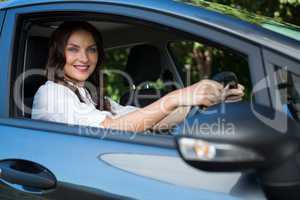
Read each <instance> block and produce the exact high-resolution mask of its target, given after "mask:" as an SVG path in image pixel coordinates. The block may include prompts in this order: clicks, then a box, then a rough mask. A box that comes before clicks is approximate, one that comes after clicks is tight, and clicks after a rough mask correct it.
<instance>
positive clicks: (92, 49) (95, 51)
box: [88, 47, 97, 53]
mask: <svg viewBox="0 0 300 200" xmlns="http://www.w3.org/2000/svg"><path fill="white" fill-rule="evenodd" d="M88 51H89V52H91V53H97V48H96V47H93V48H89V49H88Z"/></svg>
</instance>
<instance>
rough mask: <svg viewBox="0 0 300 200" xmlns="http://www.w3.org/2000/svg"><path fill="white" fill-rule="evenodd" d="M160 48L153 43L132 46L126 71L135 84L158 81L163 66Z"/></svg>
mask: <svg viewBox="0 0 300 200" xmlns="http://www.w3.org/2000/svg"><path fill="white" fill-rule="evenodd" d="M160 59H161V58H160V52H159V49H158V48H157V47H155V46H152V45H147V44H143V45H137V46H134V47H133V48H131V50H130V53H129V56H128V61H127V66H126V72H127V73H128V74H129V76H130V77H131V78H132V80H133V83H134V84H135V85H139V84H140V83H142V82H144V81H156V80H157V79H158V78H159V77H160V74H161V70H162V66H161V60H160Z"/></svg>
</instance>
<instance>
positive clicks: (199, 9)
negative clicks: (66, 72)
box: [0, 0, 300, 200]
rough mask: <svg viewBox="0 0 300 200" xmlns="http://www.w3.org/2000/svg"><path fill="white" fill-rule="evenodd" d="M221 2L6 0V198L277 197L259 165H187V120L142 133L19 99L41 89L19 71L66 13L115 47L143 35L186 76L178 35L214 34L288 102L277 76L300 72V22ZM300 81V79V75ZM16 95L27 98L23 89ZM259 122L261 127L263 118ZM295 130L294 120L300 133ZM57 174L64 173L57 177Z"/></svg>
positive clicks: (261, 93)
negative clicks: (176, 54) (35, 107)
mask: <svg viewBox="0 0 300 200" xmlns="http://www.w3.org/2000/svg"><path fill="white" fill-rule="evenodd" d="M212 5H214V4H209V3H203V4H199V5H198V6H192V5H188V4H185V3H184V2H181V1H172V0H161V1H155V0H143V1H140V0H126V1H125V0H85V1H80V0H76V1H63V0H47V1H45V0H29V1H25V0H19V1H13V0H12V1H7V2H3V3H1V4H0V25H1V26H0V27H1V35H0V44H1V45H0V55H1V64H2V65H1V66H2V73H1V74H0V82H1V83H0V87H1V90H0V96H1V98H0V115H1V118H0V132H1V133H0V169H2V173H1V171H0V183H1V186H0V198H1V199H166V198H170V199H206V200H207V199H228V200H229V199H230V200H231V199H267V196H266V195H265V193H264V189H263V187H262V185H261V184H260V182H259V181H257V177H258V176H257V174H256V173H252V171H242V170H240V171H238V170H235V171H234V172H227V171H224V172H208V171H202V170H199V169H197V168H194V167H191V166H190V165H187V164H186V162H184V160H183V159H182V157H181V156H182V155H181V154H180V153H179V151H178V146H177V145H178V143H176V137H174V136H173V135H180V132H179V133H178V131H179V130H181V129H175V130H174V131H175V132H176V131H177V133H173V135H166V134H156V132H155V131H154V132H152V133H149V132H145V133H134V132H126V131H117V130H106V129H95V128H93V129H92V128H89V127H79V126H68V125H66V124H60V123H53V122H46V121H39V120H32V119H30V118H28V117H27V118H26V114H24V113H26V109H24V106H23V107H21V108H20V107H17V106H16V104H17V102H18V101H25V98H26V97H25V96H24V94H25V93H26V91H31V90H32V91H36V90H34V89H33V88H35V87H37V86H39V85H38V84H39V82H38V81H36V80H35V81H36V82H35V81H33V82H32V81H31V84H29V86H28V85H27V86H26V85H25V86H24V85H23V86H22V87H21V90H16V87H15V85H17V81H18V80H19V79H18V77H19V76H18V75H20V74H21V73H22V72H23V71H25V69H26V70H29V69H30V70H31V69H36V67H35V66H34V67H32V68H31V67H28V68H27V65H28V66H29V65H31V64H30V62H31V61H28V60H29V59H30V58H35V59H37V58H36V57H43V56H45V54H43V55H40V54H39V53H40V52H39V51H43V50H44V49H45V48H47V46H45V45H44V44H45V43H47V42H45V40H43V39H41V40H39V39H38V40H37V43H35V44H36V45H37V46H38V47H37V48H36V49H35V50H34V51H33V50H31V51H32V52H30V50H29V47H28V46H29V38H35V39H37V37H42V38H49V37H50V35H51V33H52V31H53V30H54V29H55V28H56V27H57V25H58V22H61V21H64V20H72V19H75V18H76V19H80V20H86V21H89V22H91V23H92V24H93V25H95V26H96V27H97V28H98V29H99V30H100V31H101V32H102V34H103V36H104V47H105V50H106V51H109V50H114V49H117V48H121V47H127V46H134V45H139V44H143V43H150V44H152V45H154V46H156V47H157V48H158V49H159V50H160V53H161V55H162V58H163V62H164V67H165V68H167V69H168V70H169V71H170V72H171V73H172V74H173V77H174V80H175V81H176V82H178V84H180V85H181V86H183V85H184V81H183V79H182V76H180V70H178V67H177V66H176V61H174V59H173V57H172V55H171V53H170V51H169V47H168V45H169V44H170V41H177V40H183V39H184V40H188V39H189V40H195V41H198V40H199V41H208V43H209V44H212V45H213V46H216V47H219V46H221V47H222V49H225V50H226V49H231V50H233V51H235V52H238V53H240V54H242V55H244V56H245V57H246V60H247V63H248V66H249V74H250V80H249V82H250V84H251V87H252V88H253V91H254V97H255V102H256V103H257V104H260V105H263V106H266V107H272V108H274V109H275V110H280V109H281V107H282V106H283V103H281V104H280V105H281V107H280V108H278V106H277V105H278V104H277V103H278V102H277V100H278V98H280V97H279V95H280V91H279V89H278V88H277V87H276V80H275V79H276V77H275V76H270V75H271V74H273V73H274V72H275V71H276V70H275V67H282V68H283V69H284V70H287V71H289V72H292V73H293V74H295V75H296V76H299V75H300V68H299V62H300V57H299V55H300V42H299V40H300V39H299V38H300V36H299V34H300V32H299V29H297V27H295V26H291V25H288V24H283V23H282V24H280V23H279V22H272V23H269V26H268V27H267V28H266V26H262V25H261V24H262V21H260V23H257V24H254V23H250V22H246V21H242V20H240V19H237V18H234V17H232V16H228V13H225V12H221V10H217V9H212V7H211V6H212ZM220 12H221V13H220ZM254 18H255V17H254ZM247 19H250V17H249V18H247ZM259 19H260V20H263V19H264V20H265V21H264V22H266V21H267V20H270V19H267V18H259ZM253 21H255V20H252V22H253ZM270 24H271V25H270ZM274 24H275V25H274ZM275 26H280V27H281V29H280V30H279V29H276V27H275ZM274 27H275V28H274ZM270 29H272V30H273V31H272V30H270ZM274 29H276V30H277V31H276V30H275V31H274ZM278 30H279V31H278ZM289 31H292V34H288V33H291V32H289ZM278 32H279V33H278ZM39 46H41V47H39ZM37 49H38V50H37ZM28 53H31V54H30V55H28ZM39 63H40V62H39ZM38 67H39V68H42V67H43V66H38ZM276 69H277V68H276ZM266 77H269V78H266ZM270 77H271V78H270ZM272 78H273V79H272ZM20 81H21V82H22V81H24V79H20ZM294 84H295V87H296V86H297V83H294ZM298 86H299V85H298ZM26 87H27V89H26ZM24 88H25V89H24ZM297 89H298V87H297ZM15 91H17V92H16V94H15ZM18 94H19V96H18ZM15 95H17V97H19V99H18V98H17V99H14V97H15ZM32 95H33V94H31V97H32ZM241 120H242V119H241ZM245 120H247V119H245ZM203 122H205V121H203ZM236 123H239V121H238V120H237V121H236ZM250 125H251V124H250ZM279 126H280V127H281V125H280V124H279ZM251 127H252V129H253V131H254V132H256V130H255V128H256V127H255V126H251ZM280 127H279V129H280ZM288 130H289V131H290V129H288ZM295 130H297V129H296V128H293V129H292V131H293V134H294V135H296V136H295V141H297V139H296V138H299V136H297V133H294V132H295ZM298 130H299V129H298ZM257 131H258V128H257ZM283 135H284V134H283ZM282 162H284V161H282ZM295 165H296V164H295ZM7 166H10V167H11V168H12V171H9V170H8V171H6V173H8V172H10V173H11V174H4V173H3V172H4V169H7V168H5V167H7ZM18 172H20V173H21V174H18ZM44 172H45V174H42V175H43V176H44V177H46V180H44V179H42V180H40V179H36V178H41V177H38V176H35V175H39V174H40V173H44ZM14 173H16V174H17V175H18V176H17V177H16V178H15V179H13V178H11V177H13V175H14ZM22 173H24V174H22ZM9 175H10V176H9ZM283 176H284V175H283ZM7 177H10V178H8V179H7ZM42 178H43V177H42ZM47 178H48V179H47ZM20 180H21V182H20ZM50 180H52V181H53V183H54V185H53V184H52V186H51V187H49V184H50V185H51V183H52V182H51V181H50ZM22 181H23V182H22ZM34 181H36V182H35V183H32V182H34ZM40 181H42V183H43V184H42V183H41V182H40ZM43 181H44V182H43ZM47 181H48V182H47ZM49 181H50V182H49ZM28 182H29V183H28ZM20 183H23V184H20ZM36 183H40V188H38V187H35V186H36ZM30 184H32V185H30ZM296 197H297V195H296ZM298 197H299V196H298Z"/></svg>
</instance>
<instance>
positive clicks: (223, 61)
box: [169, 41, 252, 99]
mask: <svg viewBox="0 0 300 200" xmlns="http://www.w3.org/2000/svg"><path fill="white" fill-rule="evenodd" d="M169 49H170V51H171V54H172V56H173V58H174V60H175V63H176V65H177V67H178V69H179V71H181V75H182V78H183V80H184V82H185V85H190V84H192V83H195V82H197V81H199V80H201V79H204V78H212V77H213V75H215V74H217V73H219V72H223V71H231V72H234V73H235V74H236V75H237V78H238V80H239V82H240V83H241V84H243V85H244V86H245V98H246V99H248V98H249V95H250V91H251V88H252V86H251V79H250V73H249V66H248V60H247V57H246V56H244V55H241V54H238V53H236V52H233V51H231V50H229V49H221V48H216V47H212V46H209V45H206V44H203V43H199V42H195V41H175V42H171V43H170V44H169Z"/></svg>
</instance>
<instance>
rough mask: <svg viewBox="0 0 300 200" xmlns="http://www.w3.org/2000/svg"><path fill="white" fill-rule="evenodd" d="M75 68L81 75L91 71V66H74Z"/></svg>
mask: <svg viewBox="0 0 300 200" xmlns="http://www.w3.org/2000/svg"><path fill="white" fill-rule="evenodd" d="M73 66H74V68H76V70H77V71H78V72H80V73H86V72H88V70H89V67H90V66H89V65H73Z"/></svg>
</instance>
